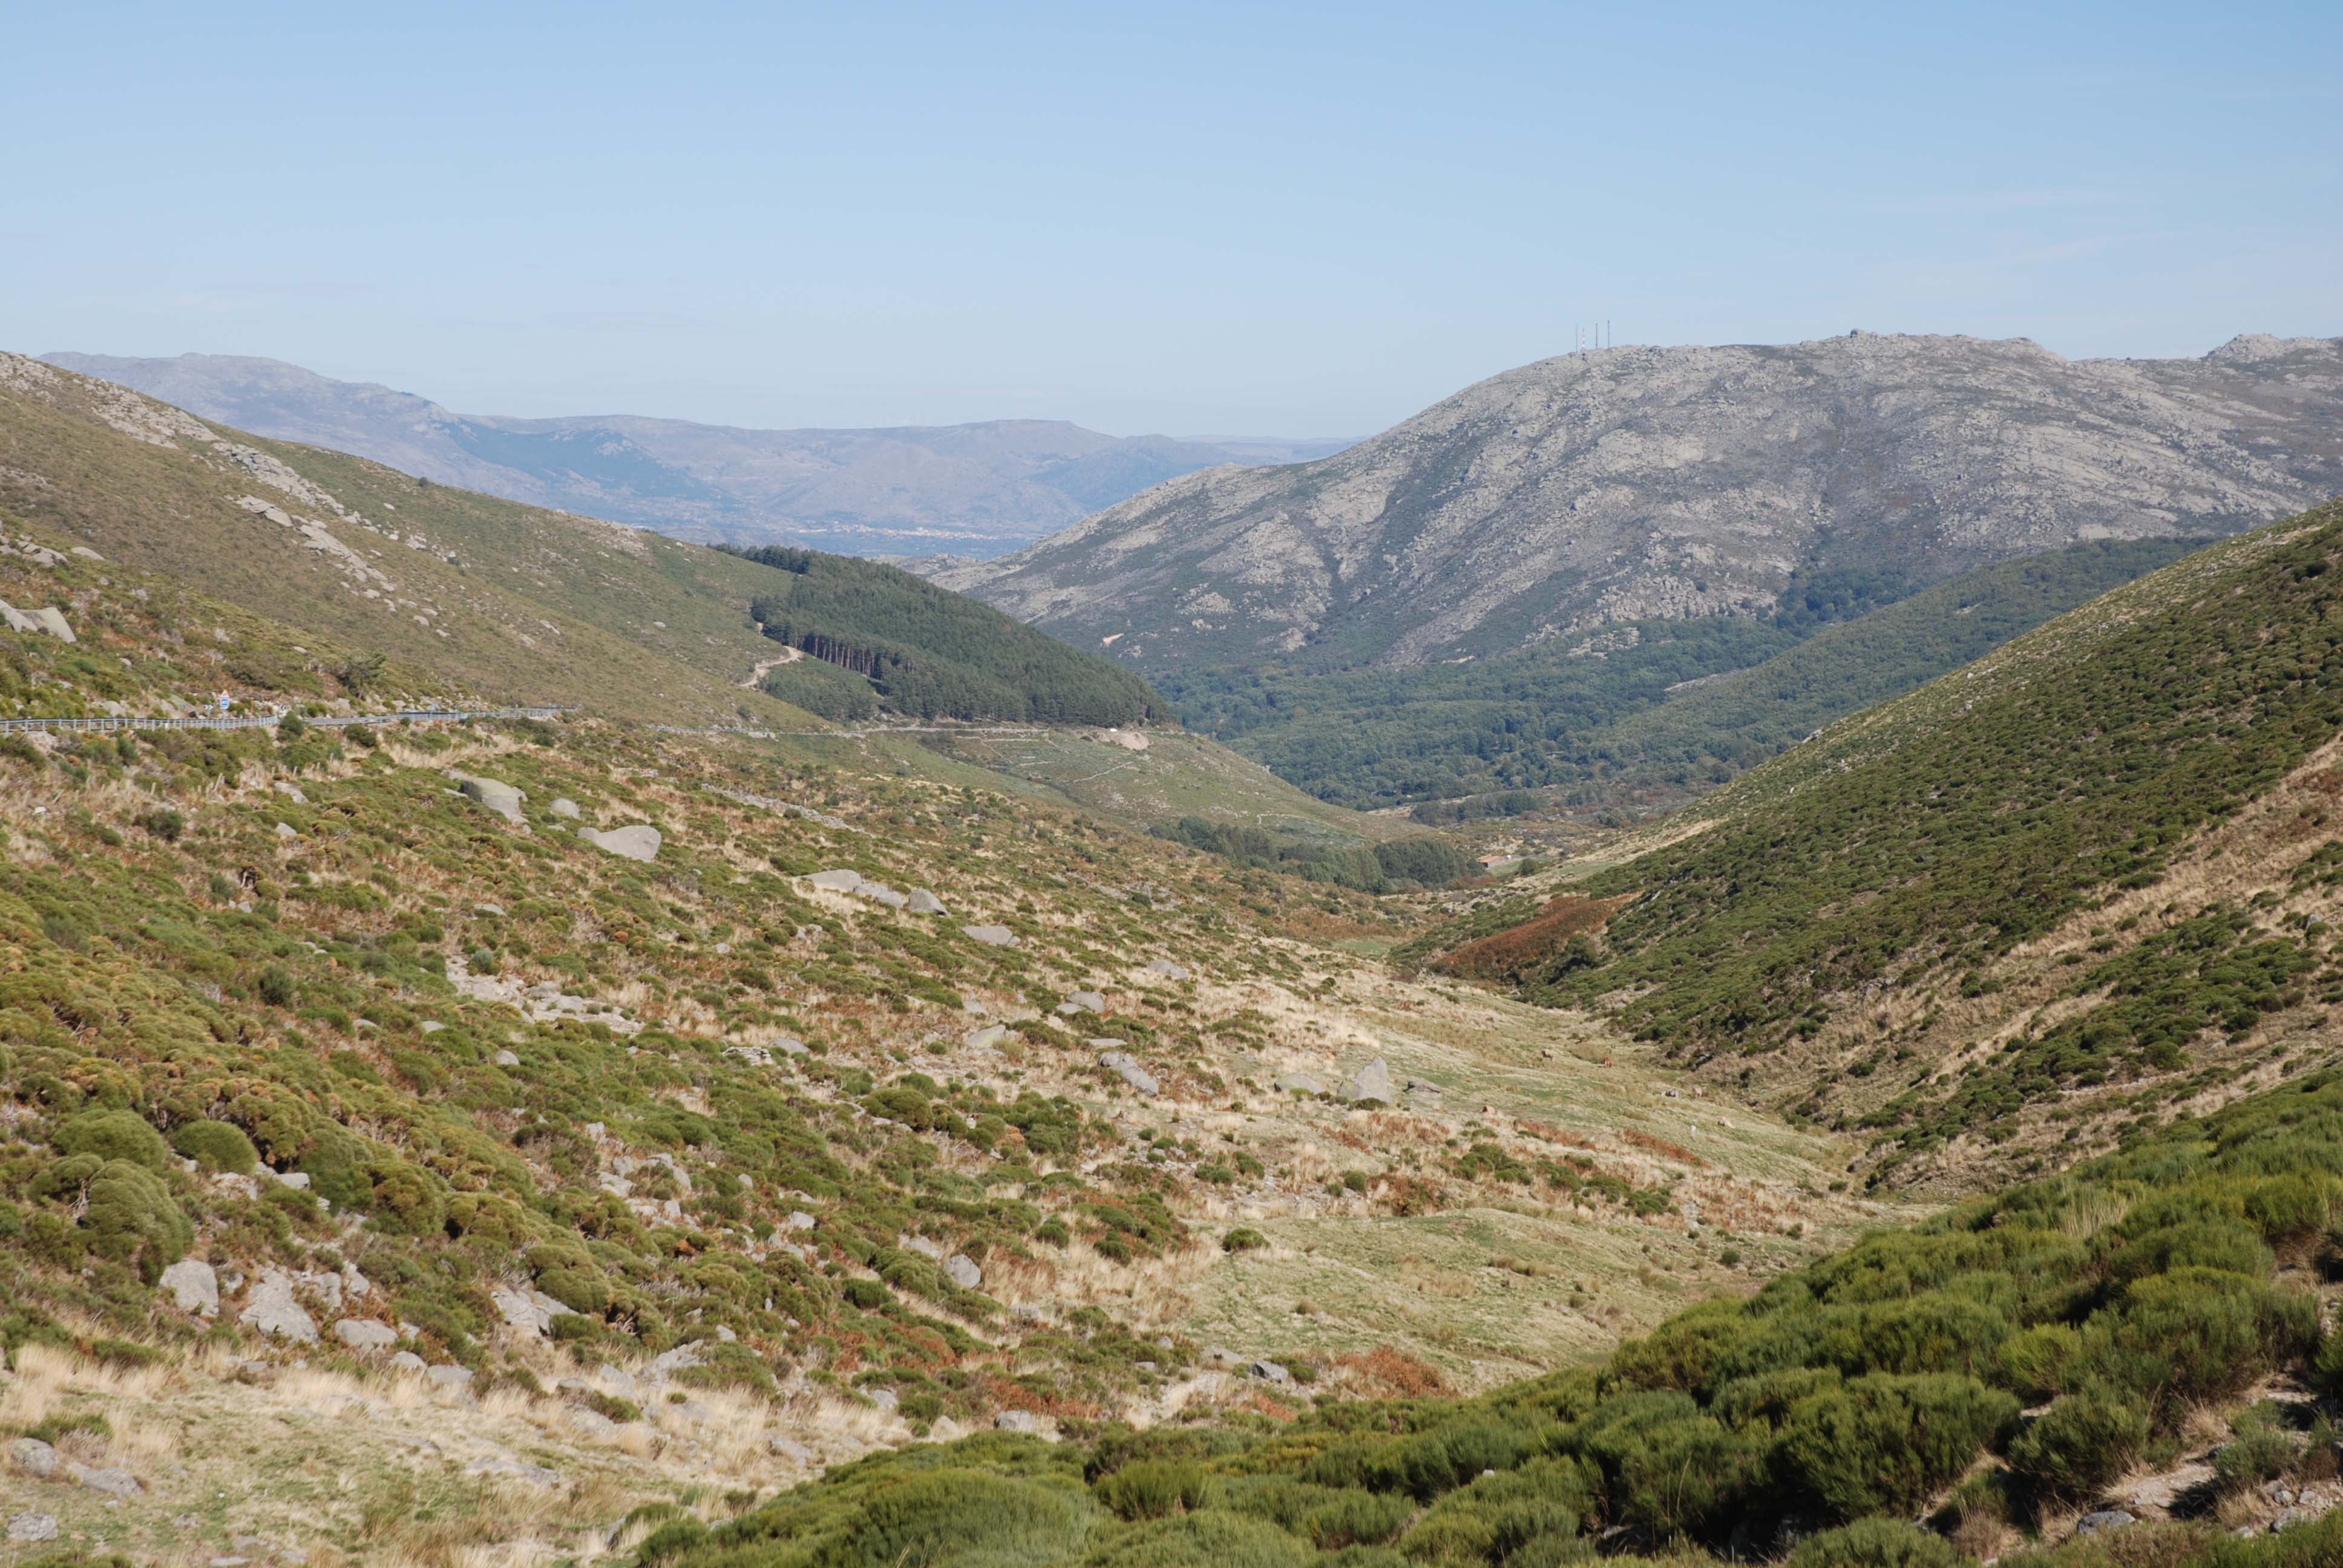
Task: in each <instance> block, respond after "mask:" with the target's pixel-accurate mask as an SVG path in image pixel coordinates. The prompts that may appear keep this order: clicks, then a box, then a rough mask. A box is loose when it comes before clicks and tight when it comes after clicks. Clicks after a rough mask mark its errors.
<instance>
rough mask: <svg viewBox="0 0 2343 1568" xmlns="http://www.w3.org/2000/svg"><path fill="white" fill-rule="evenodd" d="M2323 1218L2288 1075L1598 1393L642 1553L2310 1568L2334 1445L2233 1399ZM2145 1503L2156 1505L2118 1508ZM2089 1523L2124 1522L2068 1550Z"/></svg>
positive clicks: (931, 1470)
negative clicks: (2299, 1503) (2106, 1516)
mask: <svg viewBox="0 0 2343 1568" xmlns="http://www.w3.org/2000/svg"><path fill="white" fill-rule="evenodd" d="M2338 1211H2343V1082H2338V1081H2336V1080H2335V1079H2334V1078H2332V1077H2331V1076H2321V1077H2318V1078H2315V1079H2310V1080H2306V1081H2302V1082H2300V1083H2298V1084H2295V1085H2292V1086H2289V1087H2288V1089H2286V1090H2285V1091H2281V1092H2278V1093H2273V1094H2270V1095H2266V1096H2263V1097H2261V1098H2260V1099H2258V1100H2256V1101H2252V1102H2250V1103H2249V1104H2247V1105H2242V1106H2239V1107H2237V1108H2234V1109H2232V1110H2231V1111H2228V1112H2226V1113H2224V1114H2223V1115H2221V1116H2218V1117H2216V1118H2213V1119H2211V1120H2210V1121H2204V1122H2192V1123H2189V1124H2187V1125H2186V1126H2183V1127H2177V1128H2174V1129H2171V1130H2168V1131H2166V1132H2165V1133H2163V1134H2161V1135H2159V1136H2158V1137H2156V1138H2153V1139H2149V1140H2145V1141H2141V1142H2139V1143H2138V1144H2137V1145H2136V1146H2134V1147H2133V1148H2131V1149H2129V1150H2127V1151H2125V1152H2124V1153H2122V1154H2120V1155H2117V1156H2116V1157H2113V1158H2111V1159H2108V1160H2105V1161H2099V1162H2097V1163H2096V1164H2094V1165H2092V1166H2090V1167H2088V1168H2087V1169H2083V1170H2078V1171H2075V1172H2073V1173H2071V1174H2069V1175H2067V1176H2065V1177H2062V1178H2060V1179H2058V1180H2056V1181H2049V1182H2044V1183H2037V1184H2034V1185H2030V1186H2026V1187H2021V1188H2019V1189H2017V1190H2016V1191H2011V1192H2008V1193H2006V1194H2003V1195H2001V1196H1999V1197H1996V1198H1993V1199H1987V1200H1982V1201H1977V1202H1975V1203H1971V1204H1967V1205H1965V1206H1963V1207H1962V1208H1960V1209H1957V1210H1956V1211H1952V1212H1950V1213H1948V1214H1946V1215H1945V1216H1943V1217H1942V1218H1940V1219H1937V1220H1936V1221H1931V1222H1929V1223H1927V1224H1926V1225H1923V1226H1921V1227H1919V1228H1918V1229H1917V1230H1916V1231H1905V1232H1897V1233H1891V1234H1886V1235H1881V1236H1877V1237H1874V1238H1872V1239H1870V1240H1867V1241H1864V1242H1863V1243H1861V1244H1859V1245H1857V1246H1855V1247H1854V1248H1852V1249H1851V1250H1849V1251H1845V1252H1843V1253H1841V1254H1839V1255H1837V1256H1835V1257H1832V1258H1830V1259H1828V1260H1827V1261H1823V1262H1820V1263H1817V1264H1816V1265H1815V1266H1814V1267H1812V1268H1810V1269H1807V1270H1805V1271H1801V1272H1799V1273H1796V1274H1794V1275H1790V1276H1786V1277H1785V1278H1783V1279H1780V1280H1777V1281H1775V1282H1773V1283H1772V1284H1770V1285H1769V1286H1767V1287H1766V1289H1765V1290H1764V1291H1763V1292H1759V1293H1758V1294H1757V1295H1756V1296H1755V1298H1754V1299H1751V1300H1749V1301H1745V1302H1711V1303H1707V1304H1704V1305H1702V1306H1698V1307H1694V1308H1693V1309H1692V1310H1690V1311H1689V1312H1684V1314H1682V1315H1680V1316H1678V1317H1677V1318H1675V1319H1674V1320H1672V1321H1671V1322H1668V1323H1667V1324H1665V1325H1664V1326H1663V1327H1662V1328H1661V1329H1660V1330H1658V1331H1657V1332H1654V1333H1653V1334H1652V1335H1650V1336H1649V1337H1648V1338H1645V1339H1643V1340H1639V1341H1636V1342H1631V1343H1629V1344H1627V1345H1625V1346H1624V1347H1622V1348H1621V1349H1620V1351H1619V1352H1617V1353H1615V1354H1614V1355H1613V1356H1612V1357H1611V1358H1610V1359H1609V1361H1608V1362H1606V1363H1604V1364H1603V1365H1601V1366H1597V1367H1589V1368H1584V1369H1577V1370H1573V1371H1570V1372H1562V1373H1558V1374H1556V1375H1554V1376H1551V1377H1547V1378H1544V1379H1542V1380H1537V1381H1534V1382H1523V1383H1518V1384H1514V1385H1512V1386H1509V1387H1507V1388H1504V1389H1503V1390H1500V1391H1497V1392H1493V1393H1491V1394H1488V1395H1485V1396H1483V1397H1481V1398H1479V1399H1475V1400H1472V1401H1466V1402H1456V1401H1443V1400H1438V1399H1424V1398H1417V1399H1400V1400H1394V1401H1391V1402H1385V1403H1381V1404H1373V1405H1365V1406H1360V1405H1346V1406H1342V1407H1339V1408H1336V1409H1334V1410H1331V1411H1328V1410H1322V1411H1320V1412H1315V1413H1314V1414H1311V1415H1305V1416H1302V1417H1301V1418H1300V1419H1298V1420H1293V1421H1291V1422H1276V1421H1263V1420H1255V1421H1252V1422H1222V1423H1219V1424H1216V1425H1209V1426H1207V1425H1176V1424H1175V1425H1170V1426H1162V1427H1156V1428H1153V1429H1150V1430H1138V1431H1134V1430H1131V1429H1130V1428H1119V1429H1114V1430H1111V1431H1109V1432H1105V1433H1103V1434H1101V1436H1099V1437H1098V1438H1097V1439H1096V1440H1094V1441H1092V1442H1089V1443H1087V1444H1081V1445H1072V1444H1061V1445H1057V1446H1052V1445H1050V1444H1045V1443H1040V1442H1032V1441H1031V1440H1029V1439H1021V1438H1014V1437H987V1438H980V1439H974V1440H970V1441H969V1442H962V1443H960V1444H957V1445H954V1446H952V1447H948V1448H941V1449H926V1450H920V1451H915V1452H906V1453H901V1454H890V1455H886V1456H881V1457H874V1458H872V1459H870V1460H867V1461H865V1462H861V1463H860V1464H857V1465H854V1466H851V1467H850V1468H847V1469H845V1470H842V1471H840V1472H837V1473H833V1474H831V1475H830V1476H828V1477H826V1478H825V1479H824V1480H823V1481H821V1482H820V1483H818V1484H816V1485H813V1486H809V1487H805V1488H801V1489H799V1490H798V1491H796V1492H794V1493H790V1494H789V1495H788V1496H786V1497H783V1498H781V1499H779V1500H778V1501H776V1502H775V1503H772V1504H771V1505H769V1506H768V1507H764V1508H760V1509H758V1510H756V1511H754V1512H752V1513H748V1514H746V1515H745V1516H743V1517H741V1518H739V1519H738V1520H735V1521H732V1522H730V1523H724V1524H722V1525H720V1526H719V1527H718V1528H715V1529H713V1530H710V1529H709V1528H707V1526H706V1525H705V1524H704V1523H701V1522H699V1521H698V1520H691V1519H685V1520H678V1521H676V1522H674V1523H671V1524H669V1525H668V1526H666V1527H665V1528H662V1529H661V1530H659V1533H656V1534H654V1535H652V1536H651V1537H650V1538H649V1540H648V1541H647V1542H646V1543H644V1548H643V1553H642V1554H643V1558H644V1560H645V1561H646V1562H648V1563H674V1564H678V1565H679V1568H748V1565H749V1564H758V1565H768V1564H797V1563H806V1564H813V1563H822V1564H847V1565H860V1564H868V1565H870V1568H884V1565H886V1564H891V1563H906V1562H916V1563H936V1564H950V1563H1000V1562H1012V1561H1013V1562H1019V1563H1087V1564H1097V1565H1100V1568H1112V1565H1118V1564H1140V1563H1145V1564H1163V1565H1174V1564H1188V1563H1198V1564H1202V1563H1227V1562H1232V1561H1233V1562H1239V1563H1247V1564H1262V1565H1275V1568H1308V1565H1310V1564H1312V1563H1327V1564H1329V1568H1333V1565H1335V1564H1341V1565H1342V1568H1353V1565H1356V1568H1367V1565H1374V1568H1383V1565H1385V1564H1388V1565H1390V1568H1400V1565H1402V1564H1407V1563H1453V1564H1482V1563H1485V1564H1489V1565H1490V1568H1502V1565H1505V1564H1515V1563H1524V1564H1525V1563H1567V1562H1577V1561H1593V1560H1595V1553H1596V1550H1597V1546H1598V1543H1599V1547H1600V1551H1601V1552H1602V1553H1604V1555H1608V1556H1611V1557H1614V1558H1616V1559H1621V1560H1625V1561H1647V1560H1654V1559H1656V1560H1663V1561H1666V1562H1670V1563H1691V1562H1708V1561H1713V1560H1714V1559H1712V1558H1710V1557H1709V1556H1708V1555H1707V1553H1716V1554H1718V1556H1720V1557H1729V1559H1730V1560H1732V1561H1735V1562H1745V1561H1751V1560H1758V1559H1777V1558H1778V1557H1780V1556H1783V1555H1786V1558H1787V1561H1788V1563H1790V1564H1791V1565H1792V1568H1873V1565H1880V1564H1895V1565H1900V1568H1954V1565H1955V1564H1956V1563H1964V1562H1968V1561H1972V1560H1975V1559H1976V1558H1984V1559H1986V1560H1987V1561H1991V1560H1992V1559H1994V1558H1995V1557H1996V1556H1997V1557H1999V1558H2000V1560H2001V1561H2003V1562H2004V1563H2026V1564H2029V1565H2031V1564H2039V1565H2040V1568H2054V1565H2056V1568H2065V1565H2072V1568H2082V1565H2085V1564H2089V1565H2092V1568H2099V1565H2103V1564H2112V1563H2125V1564H2134V1563H2157V1564H2171V1565H2176V1568H2177V1565H2181V1564H2191V1563H2203V1564H2222V1565H2227V1568H2263V1565H2268V1568H2278V1565H2281V1564H2283V1565H2286V1568H2297V1565H2299V1568H2309V1565H2311V1564H2314V1563H2332V1562H2335V1561H2337V1560H2338V1557H2343V1511H2338V1512H2335V1513H2328V1514H2326V1515H2325V1517H2324V1518H2312V1517H2308V1516H2309V1515H2314V1514H2316V1513H2318V1509H2319V1508H2320V1507H2322V1506H2324V1505H2325V1504H2324V1502H2323V1501H2322V1502H2316V1503H2312V1504H2311V1505H2310V1506H2309V1507H2308V1508H2306V1509H2302V1510H2300V1511H2298V1512H2290V1510H2293V1509H2294V1505H2293V1503H2291V1501H2290V1500H2291V1499H2293V1498H2294V1497H2295V1496H2296V1495H2297V1493H2301V1494H2302V1495H2303V1496H2305V1497H2316V1498H2318V1499H2322V1500H2324V1499H2327V1498H2328V1497H2329V1496H2330V1494H2331V1493H2333V1491H2334V1489H2335V1467H2336V1454H2335V1448H2334V1438H2335V1429H2334V1427H2333V1426H2332V1425H2331V1424H2330V1423H2329V1422H2328V1419H2327V1417H2326V1416H2325V1415H2324V1414H2323V1413H2321V1412H2320V1411H2319V1409H2318V1406H2316V1405H2315V1404H2314V1403H2312V1402H2311V1401H2309V1400H2308V1399H2307V1398H2305V1397H2302V1396H2301V1395H2299V1394H2294V1393H2289V1394H2288V1396H2287V1397H2286V1398H2284V1399H2268V1398H2260V1397H2258V1393H2259V1392H2260V1391H2263V1390H2265V1389H2267V1387H2268V1383H2267V1382H2266V1380H2268V1378H2270V1377H2271V1376H2272V1375H2273V1374H2278V1375H2279V1376H2281V1377H2284V1378H2288V1379H2297V1378H2298V1379H2303V1380H2306V1381H2311V1382H2316V1383H2318V1385H2319V1386H2320V1387H2321V1388H2322V1389H2323V1390H2325V1391H2327V1392H2334V1391H2335V1386H2336V1382H2337V1380H2338V1376H2343V1357H2338V1353H2337V1352H2338V1348H2339V1347H2343V1341H2338V1340H2335V1339H2325V1340H2322V1335H2321V1327H2320V1311H2321V1303H2320V1296H2321V1294H2322V1293H2331V1292H2322V1291H2320V1290H2318V1289H2314V1288H2313V1286H2312V1284H2311V1277H2310V1276H2309V1275H2308V1273H2307V1272H2306V1271H2305V1270H2304V1268H2303V1266H2302V1265H2303V1264H2304V1263H2305V1261H2308V1260H2312V1259H2314V1258H2315V1259H2319V1260H2324V1261H2332V1260H2333V1257H2334V1250H2335V1248H2336V1245H2337V1241H2336V1238H2335V1237H2334V1235H2333V1233H2332V1232H2331V1231H2329V1229H2328V1227H2329V1226H2330V1225H2331V1224H2332V1222H2333V1221H2334V1220H2335V1218H2336V1216H2337V1215H2338ZM2028 1407H2031V1408H2030V1411H2028ZM2022 1411H2028V1413H2026V1414H2023V1415H2022V1414H2021V1412H2022ZM2216 1436H2217V1437H2220V1438H2226V1440H2227V1441H2226V1442H2221V1443H2220V1444H2219V1445H2218V1446H2217V1447H2216V1448H2215V1449H2214V1451H2213V1457H2212V1460H2211V1462H2210V1463H2209V1464H2197V1465H2195V1466H2193V1467H2190V1466H2188V1465H2187V1464H2186V1463H2185V1462H2184V1461H2185V1460H2186V1459H2187V1458H2190V1457H2193V1456H2194V1455H2196V1454H2197V1452H2199V1451H2200V1450H2201V1449H2202V1448H2203V1446H2204V1445H2205V1444H2206V1442H2207V1440H2208V1438H2213V1437H2216ZM2174 1475H2179V1476H2182V1477H2184V1480H2183V1482H2182V1483H2181V1490H2180V1491H2179V1492H2178V1493H2176V1492H2175V1491H2174V1489H2173V1483H2171V1482H2170V1481H2169V1480H2167V1478H2168V1477H2170V1476H2174ZM2126 1478H2129V1483H2130V1489H2129V1490H2127V1488H2126V1486H2125V1485H2122V1484H2119V1483H2125V1482H2126ZM2157 1482H2163V1483H2164V1484H2163V1486H2162V1490H2161V1491H2160V1492H2156V1493H2155V1494H2156V1495H2159V1496H2161V1497H2163V1498H2165V1499H2167V1502H2168V1503H2169V1506H2167V1505H2165V1504H2162V1503H2149V1502H2146V1501H2140V1500H2138V1493H2146V1492H2149V1491H2153V1490H2154V1486H2155V1483H2157ZM2143 1483H2145V1484H2143ZM2191 1488H2193V1490H2191ZM2281 1493H2282V1494H2283V1496H2284V1497H2285V1498H2286V1499H2288V1500H2289V1501H2288V1502H2285V1503H2281V1502H2279V1501H2278V1497H2279V1495H2280V1494H2281ZM2109 1499H2115V1500H2120V1501H2123V1502H2126V1503H2129V1505H2130V1507H2132V1508H2136V1509H2137V1510H2139V1512H2140V1513H2142V1514H2145V1515H2147V1519H2146V1520H2145V1521H2144V1522H2134V1518H2133V1516H2131V1515H2130V1514H2129V1513H2128V1512H2127V1518H2126V1521H2125V1525H2126V1528H2124V1529H2122V1530H2120V1531H2119V1532H2118V1533H2117V1534H2116V1535H2115V1536H2114V1537H2113V1538H2112V1539H2110V1538H2107V1537H2097V1536H2091V1535H2084V1536H2082V1537H2080V1538H2076V1539H2072V1540H2069V1539H2068V1538H2069V1537H2070V1536H2071V1535H2072V1533H2073V1531H2074V1525H2075V1521H2076V1518H2077V1514H2079V1513H2083V1512H2084V1511H2085V1510H2086V1509H2087V1508H2090V1507H2091V1506H2092V1505H2093V1504H2095V1503H2102V1502H2105V1501H2107V1500H2109ZM2281 1513H2285V1518H2284V1519H2283V1520H2279V1515H2280V1514H2281ZM1915 1518H1921V1519H1924V1520H1925V1521H1926V1524H1925V1526H1923V1525H1916V1524H1915V1523H1910V1521H1912V1520H1914V1519H1915ZM2273 1521H2278V1522H2279V1523H2283V1524H2284V1525H2286V1526H2287V1527H2286V1528H2284V1529H2283V1530H2282V1531H2280V1532H2279V1533H2260V1532H2261V1531H2263V1530H2264V1529H2265V1527H2268V1526H2269V1525H2270V1524H2271V1523H2272V1522H2273ZM2298 1521H2299V1522H2298ZM2232 1532H2235V1533H2234V1534H2233V1533H2232ZM2257 1533H2260V1538H2259V1539H2258V1540H2255V1539H2250V1538H2251V1537H2253V1536H2254V1535H2256V1534H2257ZM2239 1535H2243V1536H2246V1537H2248V1539H2245V1540H2240V1539H2237V1536H2239ZM2061 1542H2065V1544H2058V1543H2061ZM2042 1547H2048V1548H2052V1549H2050V1550H2038V1548H2042Z"/></svg>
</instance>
